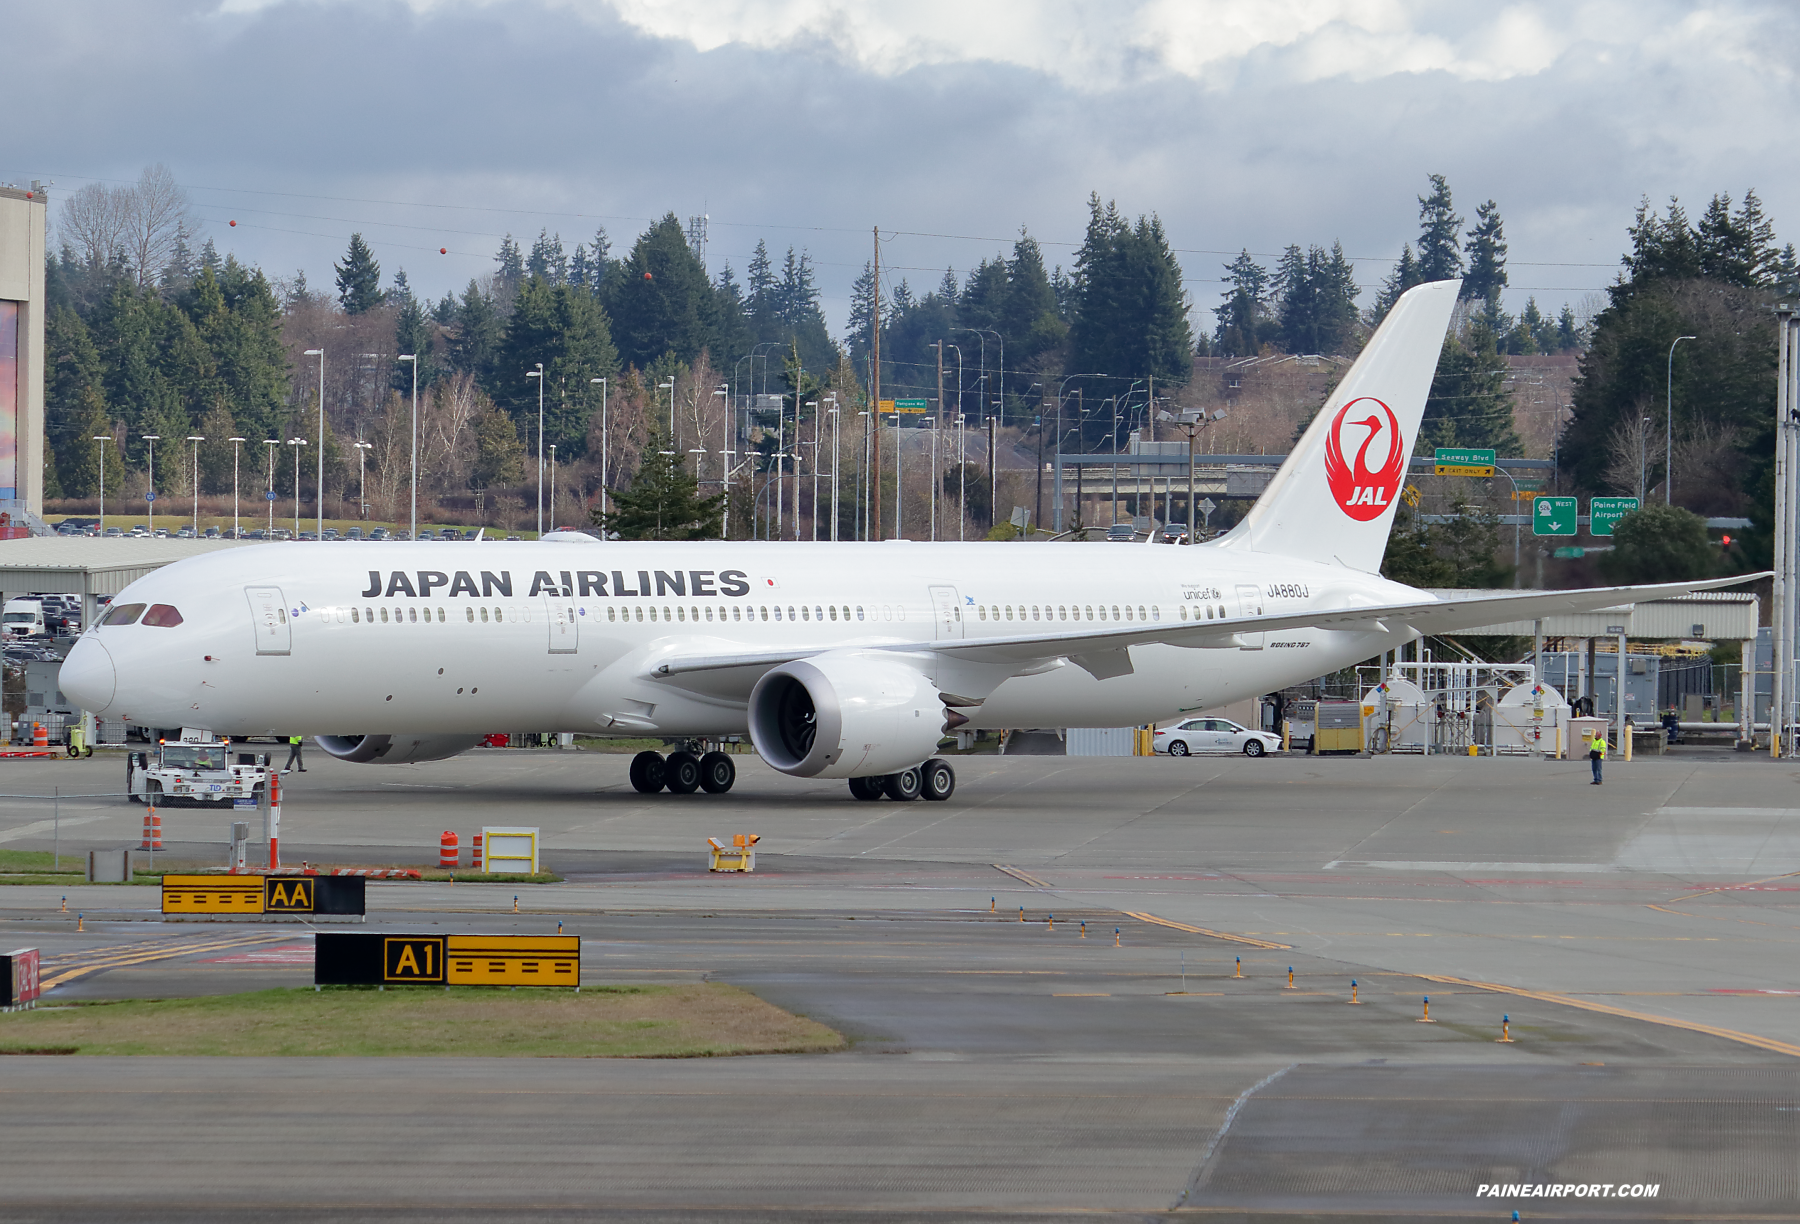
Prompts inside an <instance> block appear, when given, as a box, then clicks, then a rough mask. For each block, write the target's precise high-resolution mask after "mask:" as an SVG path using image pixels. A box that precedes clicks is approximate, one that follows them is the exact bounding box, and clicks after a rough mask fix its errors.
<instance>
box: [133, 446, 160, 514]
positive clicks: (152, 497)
mask: <svg viewBox="0 0 1800 1224" xmlns="http://www.w3.org/2000/svg"><path fill="white" fill-rule="evenodd" d="M138 437H140V438H142V439H143V440H144V441H146V442H148V443H149V444H150V448H149V449H150V465H149V471H150V488H149V490H148V492H147V493H146V495H145V497H144V504H145V505H147V506H149V507H150V534H151V535H155V534H156V444H157V443H158V442H160V441H162V435H160V434H139V435H138Z"/></svg>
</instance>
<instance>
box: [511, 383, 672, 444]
mask: <svg viewBox="0 0 1800 1224" xmlns="http://www.w3.org/2000/svg"><path fill="white" fill-rule="evenodd" d="M539 368H542V367H539ZM656 389H657V390H658V391H667V392H668V393H669V445H670V446H674V445H675V380H674V379H673V378H671V379H669V381H668V382H660V383H657V384H656Z"/></svg>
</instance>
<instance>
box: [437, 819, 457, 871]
mask: <svg viewBox="0 0 1800 1224" xmlns="http://www.w3.org/2000/svg"><path fill="white" fill-rule="evenodd" d="M458 857H459V855H458V851H457V837H456V834H454V833H452V832H451V831H450V830H448V829H445V830H444V833H443V836H442V837H439V838H438V866H439V867H443V868H454V867H455V866H456V865H457V859H458Z"/></svg>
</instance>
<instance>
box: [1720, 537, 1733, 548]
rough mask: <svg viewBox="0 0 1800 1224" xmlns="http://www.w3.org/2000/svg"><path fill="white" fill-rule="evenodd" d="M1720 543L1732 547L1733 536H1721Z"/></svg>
mask: <svg viewBox="0 0 1800 1224" xmlns="http://www.w3.org/2000/svg"><path fill="white" fill-rule="evenodd" d="M1719 543H1720V544H1722V545H1724V546H1725V547H1726V548H1730V547H1731V537H1730V536H1721V537H1720V539H1719Z"/></svg>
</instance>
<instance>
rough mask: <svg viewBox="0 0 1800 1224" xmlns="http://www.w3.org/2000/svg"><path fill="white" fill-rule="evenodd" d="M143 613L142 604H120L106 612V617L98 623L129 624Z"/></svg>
mask: <svg viewBox="0 0 1800 1224" xmlns="http://www.w3.org/2000/svg"><path fill="white" fill-rule="evenodd" d="M143 614H144V605H143V604H120V605H119V606H118V607H116V608H114V609H113V610H112V611H110V612H108V613H107V614H106V619H105V620H103V621H101V622H100V623H101V624H102V625H129V624H133V623H134V622H136V620H137V618H138V617H140V616H142V615H143Z"/></svg>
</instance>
